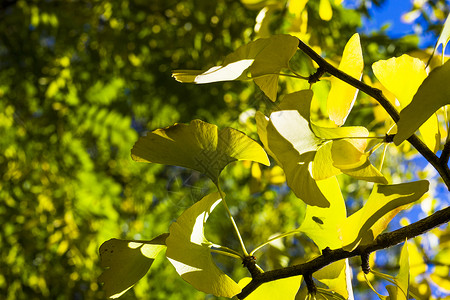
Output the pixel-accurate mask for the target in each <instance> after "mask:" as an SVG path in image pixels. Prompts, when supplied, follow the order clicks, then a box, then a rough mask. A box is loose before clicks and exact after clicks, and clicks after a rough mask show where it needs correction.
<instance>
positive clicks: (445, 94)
mask: <svg viewBox="0 0 450 300" xmlns="http://www.w3.org/2000/svg"><path fill="white" fill-rule="evenodd" d="M449 82H450V61H447V62H446V63H445V64H444V65H443V66H441V67H437V68H435V69H434V70H432V71H431V72H430V75H428V77H427V78H426V79H425V80H424V81H423V83H422V85H421V86H420V87H419V89H418V90H417V93H416V94H415V95H414V97H413V99H412V101H411V103H410V104H409V105H408V106H407V107H405V109H403V110H402V111H401V112H400V120H399V121H398V122H397V126H398V132H397V134H396V135H395V137H394V143H395V144H396V145H400V144H401V143H402V142H403V141H404V140H406V139H407V138H409V137H410V136H411V135H412V134H413V133H414V132H415V131H416V130H417V129H418V128H419V127H420V126H422V124H423V123H424V122H425V121H426V120H428V119H429V118H430V117H431V116H432V115H433V114H434V113H435V112H436V111H437V110H438V109H439V108H441V107H442V106H444V105H447V104H450V85H449V84H448V83H449ZM431 150H433V149H431Z"/></svg>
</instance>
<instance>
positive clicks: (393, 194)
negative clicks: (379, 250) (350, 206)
mask: <svg viewBox="0 0 450 300" xmlns="http://www.w3.org/2000/svg"><path fill="white" fill-rule="evenodd" d="M428 186H429V183H428V181H425V180H422V181H416V182H409V183H401V184H393V185H375V186H374V188H373V190H372V193H371V194H370V196H369V199H368V200H367V202H366V204H364V206H363V208H361V209H360V210H358V211H357V212H356V213H354V214H353V215H351V216H350V217H348V218H347V219H346V220H345V222H343V223H342V226H341V235H342V241H343V245H345V246H344V249H345V250H348V251H352V250H353V249H355V248H356V247H357V246H358V245H359V244H360V243H361V241H364V243H370V242H372V241H373V240H374V239H375V238H376V237H377V236H378V235H379V234H380V233H381V232H382V231H383V230H384V229H385V228H386V226H387V223H384V224H383V226H376V227H373V226H374V225H375V224H376V223H377V222H378V221H379V220H380V219H382V218H383V216H384V215H386V214H387V213H389V212H391V211H393V210H395V209H397V208H399V207H401V206H404V205H407V204H410V203H413V202H415V201H417V200H419V199H420V198H421V197H422V196H423V195H424V194H425V193H426V192H427V191H428Z"/></svg>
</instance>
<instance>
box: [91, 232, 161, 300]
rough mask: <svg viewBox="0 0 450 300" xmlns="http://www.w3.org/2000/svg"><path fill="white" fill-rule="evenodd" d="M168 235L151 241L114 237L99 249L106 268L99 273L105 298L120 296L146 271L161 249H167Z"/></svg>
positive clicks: (102, 262) (102, 263)
mask: <svg viewBox="0 0 450 300" xmlns="http://www.w3.org/2000/svg"><path fill="white" fill-rule="evenodd" d="M167 236H168V234H167V233H165V234H162V235H160V236H157V237H156V238H154V239H153V240H151V241H133V240H118V239H111V240H109V241H106V242H104V243H103V244H102V245H101V246H100V249H99V252H100V258H101V266H102V267H103V268H107V269H106V270H105V271H103V273H102V274H101V275H100V276H99V278H98V280H99V282H103V283H104V285H103V289H104V290H105V294H106V297H108V298H113V299H114V298H118V297H120V296H121V295H122V294H123V293H125V292H126V291H128V290H129V289H130V288H131V287H132V286H133V285H134V284H135V283H136V282H138V281H139V279H141V278H142V277H144V275H145V274H147V272H148V270H149V269H150V266H151V265H152V263H153V261H154V260H155V258H156V256H158V254H159V252H160V251H161V250H163V249H164V248H166V245H165V240H166V238H167Z"/></svg>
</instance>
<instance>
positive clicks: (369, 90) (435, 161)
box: [298, 39, 450, 191]
mask: <svg viewBox="0 0 450 300" xmlns="http://www.w3.org/2000/svg"><path fill="white" fill-rule="evenodd" d="M298 48H299V49H300V50H302V51H303V52H304V53H305V54H306V55H308V56H309V57H310V58H311V59H312V60H314V61H315V62H316V63H317V64H318V65H319V70H320V71H321V72H322V74H323V72H327V73H329V74H331V75H333V76H335V77H337V78H339V79H340V80H342V81H344V82H346V83H348V84H350V85H351V86H354V87H355V88H357V89H359V90H360V91H362V92H364V93H366V94H367V95H369V96H371V97H372V98H374V99H375V100H377V101H378V103H380V105H381V106H383V108H384V109H385V110H386V112H387V113H388V114H389V115H390V116H391V118H392V119H393V120H394V121H395V122H396V123H397V122H398V120H399V119H400V115H399V113H398V111H397V110H396V109H395V107H394V106H393V105H392V104H391V103H390V102H389V101H388V100H387V99H386V97H384V95H383V93H382V92H381V90H379V89H376V88H373V87H371V86H369V85H367V84H365V83H363V82H361V81H359V80H357V79H355V78H353V77H352V76H350V75H348V74H346V73H344V72H342V71H341V70H339V69H337V68H336V67H334V66H332V65H331V64H330V63H328V62H327V61H326V60H325V59H323V58H322V57H321V56H320V55H319V54H317V53H316V52H315V51H314V50H313V49H311V48H310V47H309V46H308V45H306V44H305V43H303V42H302V41H301V40H300V39H299V40H298ZM313 76H315V77H317V76H316V75H315V74H313ZM315 77H314V78H313V79H315V80H316V79H318V78H315ZM408 141H409V142H410V143H411V145H413V146H414V148H416V150H417V151H419V153H420V154H421V155H422V156H423V157H424V158H425V159H426V160H427V161H428V162H429V163H430V164H431V165H432V166H433V167H434V168H435V169H436V171H438V173H439V175H440V176H441V178H442V180H443V181H444V183H445V185H446V186H447V189H448V190H449V191H450V169H449V167H448V165H447V162H448V159H447V162H445V163H443V161H444V159H439V158H438V157H437V156H436V155H435V154H434V153H433V151H431V150H430V149H429V148H428V147H427V146H426V145H425V144H424V143H423V142H422V141H421V140H420V139H419V138H418V137H417V136H416V135H415V134H413V135H412V136H411V137H409V138H408ZM447 144H448V143H447ZM447 144H446V145H445V148H444V150H446V152H445V153H448V155H450V146H447ZM447 149H448V150H447ZM443 153H444V152H443ZM441 157H442V156H441Z"/></svg>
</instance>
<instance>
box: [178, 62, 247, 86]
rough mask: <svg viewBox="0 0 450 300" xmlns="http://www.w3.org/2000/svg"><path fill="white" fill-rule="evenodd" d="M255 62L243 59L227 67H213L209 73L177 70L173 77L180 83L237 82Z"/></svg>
mask: <svg viewBox="0 0 450 300" xmlns="http://www.w3.org/2000/svg"><path fill="white" fill-rule="evenodd" d="M253 61H254V60H253V59H242V60H238V61H235V62H232V63H229V64H228V65H226V66H216V67H212V68H210V69H209V70H207V71H195V70H176V71H173V74H172V76H173V77H175V79H176V80H177V81H180V82H185V83H197V84H202V83H211V82H219V81H230V80H236V79H239V77H241V75H242V73H243V72H244V71H245V70H247V69H248V67H250V66H251V64H252V63H253Z"/></svg>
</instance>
